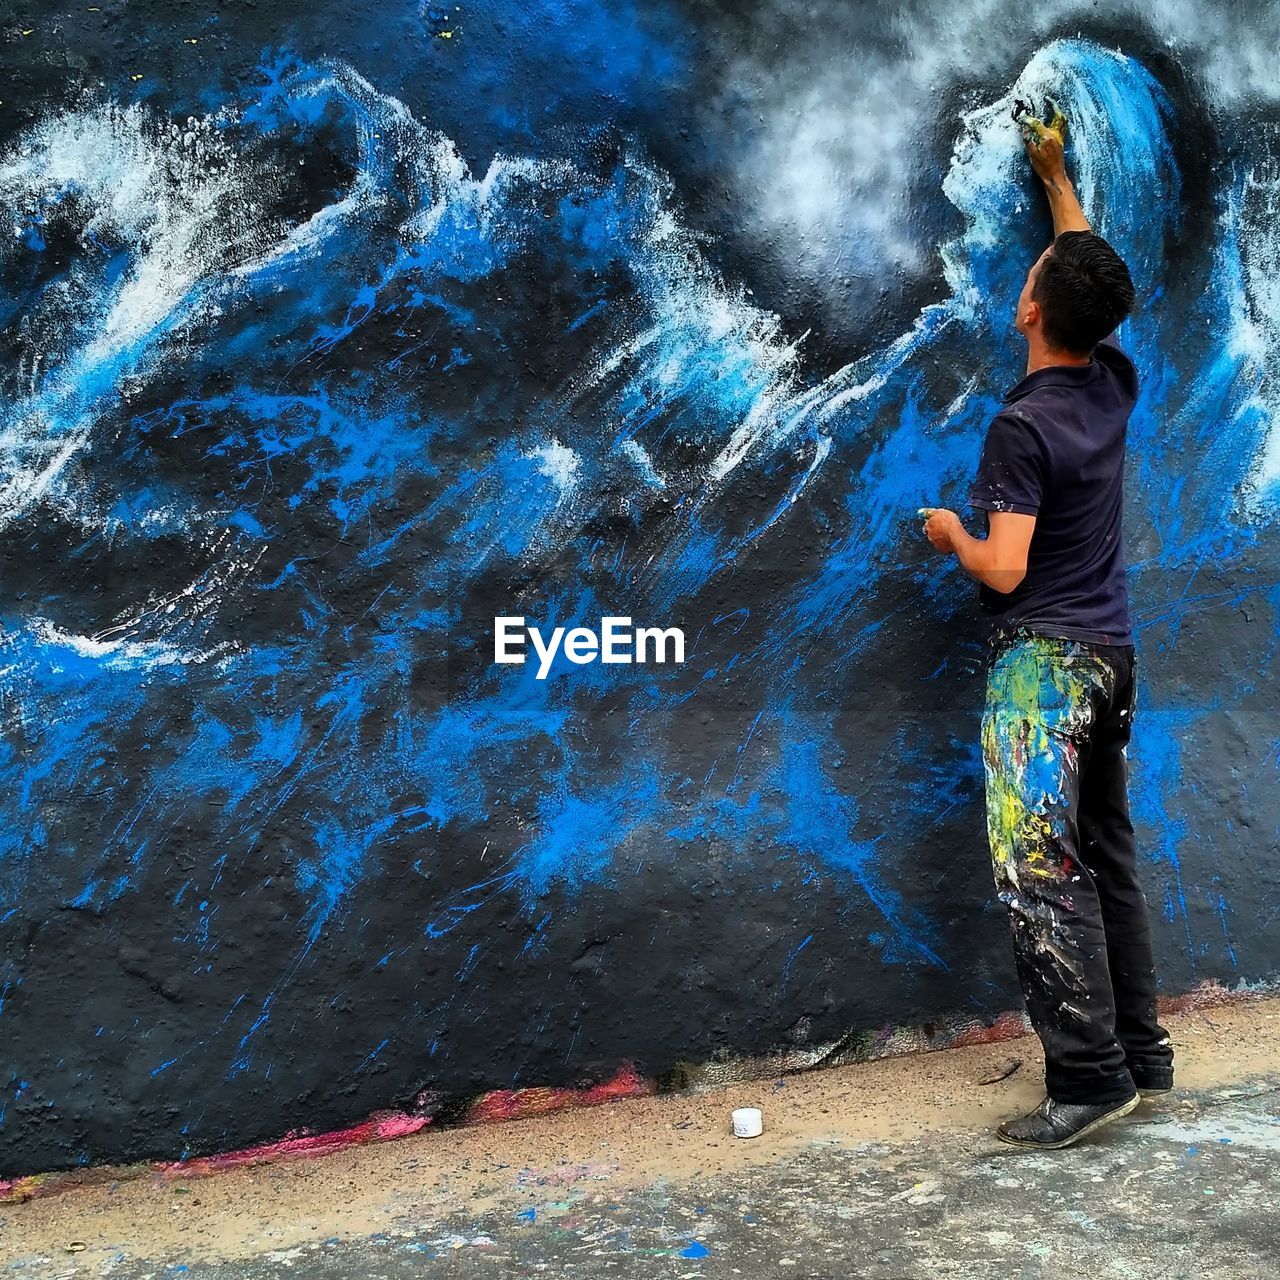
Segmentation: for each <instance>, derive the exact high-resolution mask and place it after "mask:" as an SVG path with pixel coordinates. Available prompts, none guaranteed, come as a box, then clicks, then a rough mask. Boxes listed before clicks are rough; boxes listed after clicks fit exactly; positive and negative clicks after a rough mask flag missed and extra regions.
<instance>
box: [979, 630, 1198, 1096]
mask: <svg viewBox="0 0 1280 1280" xmlns="http://www.w3.org/2000/svg"><path fill="white" fill-rule="evenodd" d="M1133 709H1134V654H1133V649H1132V648H1131V647H1128V646H1105V645H1091V644H1084V643H1082V642H1080V641H1075V640H1055V639H1049V638H1047V637H1043V636H1035V635H1027V634H1016V635H1014V636H1013V637H1011V638H1006V639H1004V640H1003V641H1001V642H1000V643H998V644H997V645H996V647H995V648H994V649H993V651H992V655H991V663H990V668H989V672H988V679H987V705H986V711H985V713H984V715H983V720H982V752H983V761H984V764H985V766H986V778H987V831H988V836H989V838H990V842H991V857H992V863H993V866H994V869H995V878H996V888H997V891H998V893H999V896H1000V899H1001V900H1002V901H1003V902H1004V903H1005V905H1006V906H1007V907H1008V908H1009V914H1010V921H1011V924H1012V927H1013V939H1014V952H1015V957H1016V960H1017V967H1018V979H1019V981H1020V983H1021V985H1022V992H1023V996H1024V998H1025V999H1026V1002H1027V1012H1028V1014H1029V1015H1030V1018H1031V1024H1032V1026H1033V1027H1034V1028H1035V1030H1036V1034H1037V1035H1039V1037H1040V1040H1041V1042H1042V1043H1043V1045H1044V1056H1045V1084H1046V1086H1047V1089H1048V1093H1049V1096H1050V1097H1052V1098H1054V1099H1056V1100H1057V1101H1059V1102H1107V1101H1112V1100H1115V1101H1119V1100H1121V1099H1124V1098H1128V1097H1131V1096H1132V1094H1133V1090H1134V1085H1135V1084H1137V1085H1138V1086H1139V1087H1142V1086H1146V1085H1150V1086H1159V1085H1161V1084H1168V1083H1169V1082H1170V1081H1171V1076H1172V1066H1173V1050H1172V1048H1171V1047H1170V1045H1169V1037H1168V1035H1167V1033H1166V1032H1165V1031H1164V1030H1163V1029H1162V1028H1161V1027H1160V1026H1159V1024H1158V1023H1157V1021H1156V974H1155V961H1154V958H1153V955H1152V950H1151V924H1150V920H1149V919H1148V915H1147V903H1146V899H1145V898H1144V897H1143V894H1142V887H1141V885H1140V884H1139V883H1138V872H1137V852H1136V848H1135V843H1134V836H1133V825H1132V823H1131V822H1130V820H1129V794H1128V774H1127V762H1126V759H1125V748H1126V746H1127V744H1128V742H1129V726H1130V721H1131V720H1132V718H1133Z"/></svg>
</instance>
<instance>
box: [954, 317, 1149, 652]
mask: <svg viewBox="0 0 1280 1280" xmlns="http://www.w3.org/2000/svg"><path fill="white" fill-rule="evenodd" d="M1137 398H1138V375H1137V371H1136V370H1135V369H1134V367H1133V362H1132V361H1131V360H1130V359H1129V357H1128V356H1127V355H1125V353H1124V352H1123V351H1122V350H1121V349H1120V348H1119V347H1118V346H1117V345H1116V344H1115V343H1113V342H1111V341H1110V340H1108V341H1106V342H1103V343H1101V344H1100V345H1099V346H1098V348H1097V350H1096V351H1095V353H1094V358H1093V359H1092V360H1091V361H1090V362H1089V363H1088V364H1087V365H1051V366H1049V367H1047V368H1044V369H1037V370H1036V371H1035V372H1034V373H1032V374H1029V375H1028V376H1027V377H1025V378H1023V380H1022V381H1021V382H1019V383H1018V384H1017V386H1015V387H1014V388H1013V389H1012V390H1011V391H1009V392H1008V394H1007V395H1006V396H1005V398H1004V404H1003V407H1002V408H1001V409H1000V411H999V413H997V414H996V416H995V418H994V419H992V422H991V426H990V427H989V428H988V431H987V439H986V443H985V445H984V446H983V450H982V461H981V463H980V464H979V466H978V475H977V478H976V480H975V481H974V484H973V489H972V490H971V492H970V495H969V505H970V506H972V507H976V508H978V509H980V510H985V511H988V512H991V511H1011V512H1014V513H1016V514H1019V515H1028V516H1035V517H1036V527H1035V532H1034V533H1033V534H1032V538H1031V547H1030V550H1029V552H1028V557H1027V573H1026V577H1025V578H1023V580H1022V582H1021V583H1020V584H1019V585H1018V586H1017V587H1016V588H1015V589H1014V590H1013V591H1011V592H1008V593H1007V594H1006V593H1003V592H999V591H995V590H993V589H992V588H990V587H987V586H983V587H981V588H980V590H979V601H980V603H981V606H982V609H983V611H984V612H985V613H986V614H987V615H988V616H989V617H990V619H991V621H992V624H993V628H994V630H995V632H996V633H997V634H1005V633H1008V632H1012V631H1015V630H1025V631H1030V632H1032V633H1034V634H1037V635H1046V636H1056V637H1060V638H1064V639H1069V640H1085V641H1088V642H1090V643H1094V644H1121V645H1128V644H1132V643H1133V629H1132V626H1131V623H1130V619H1129V593H1128V586H1127V583H1126V581H1125V550H1124V529H1123V514H1124V460H1125V437H1126V433H1127V429H1128V424H1129V415H1130V413H1131V412H1132V410H1133V406H1134V403H1135V402H1136V400H1137Z"/></svg>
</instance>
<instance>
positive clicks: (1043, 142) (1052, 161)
mask: <svg viewBox="0 0 1280 1280" xmlns="http://www.w3.org/2000/svg"><path fill="white" fill-rule="evenodd" d="M1049 105H1050V106H1051V107H1052V108H1053V117H1052V119H1051V120H1050V121H1049V123H1048V124H1045V123H1044V121H1043V120H1037V119H1036V118H1035V116H1027V117H1026V118H1025V119H1023V121H1022V130H1023V135H1024V136H1025V138H1026V140H1027V156H1028V157H1029V158H1030V160H1031V167H1032V168H1033V169H1034V170H1035V171H1036V177H1038V178H1039V179H1040V181H1041V182H1043V183H1044V193H1045V195H1046V196H1048V197H1049V211H1050V213H1052V214H1053V235H1054V239H1057V237H1058V236H1060V235H1061V234H1062V233H1063V232H1064V231H1092V230H1093V228H1092V227H1091V226H1090V225H1089V219H1088V218H1086V217H1085V216H1084V210H1083V209H1082V208H1081V207H1080V201H1079V200H1078V199H1077V198H1076V190H1075V188H1074V187H1073V186H1072V185H1071V179H1070V178H1069V177H1068V176H1067V162H1066V157H1065V156H1064V154H1063V150H1062V143H1063V139H1064V138H1065V137H1066V133H1067V117H1066V116H1064V115H1063V114H1062V111H1061V109H1060V108H1059V107H1058V104H1057V103H1056V102H1053V101H1052V100H1050V103H1049Z"/></svg>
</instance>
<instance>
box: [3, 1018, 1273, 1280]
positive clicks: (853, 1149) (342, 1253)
mask: <svg viewBox="0 0 1280 1280" xmlns="http://www.w3.org/2000/svg"><path fill="white" fill-rule="evenodd" d="M1168 1025H1169V1026H1170V1030H1171V1032H1172V1034H1173V1037H1174V1041H1175V1045H1176V1047H1177V1049H1178V1052H1179V1080H1180V1085H1182V1087H1180V1089H1179V1092H1178V1093H1177V1094H1176V1095H1174V1097H1172V1098H1171V1099H1167V1100H1162V1101H1161V1102H1160V1103H1158V1104H1157V1103H1153V1102H1148V1103H1146V1104H1144V1105H1143V1106H1142V1108H1140V1110H1139V1111H1137V1112H1135V1113H1134V1114H1133V1115H1132V1116H1131V1117H1129V1118H1128V1119H1127V1120H1125V1121H1122V1122H1121V1123H1120V1124H1119V1125H1117V1126H1115V1127H1114V1128H1112V1129H1110V1130H1108V1131H1106V1132H1105V1134H1103V1135H1100V1136H1099V1137H1098V1138H1097V1139H1096V1140H1094V1141H1093V1142H1090V1143H1088V1144H1087V1145H1081V1146H1079V1147H1076V1148H1072V1149H1070V1150H1068V1151H1064V1152H1057V1153H1043V1154H1035V1153H1025V1152H1021V1151H1018V1150H1016V1149H1014V1148H1010V1147H1006V1146H1003V1145H1002V1144H1000V1143H998V1142H997V1141H995V1140H994V1138H993V1137H992V1136H991V1132H990V1126H991V1125H992V1124H993V1123H994V1122H995V1121H996V1120H997V1119H998V1118H999V1117H1001V1116H1003V1115H1006V1114H1009V1113H1011V1112H1014V1111H1017V1110H1020V1109H1025V1108H1028V1107H1030V1106H1032V1105H1034V1104H1035V1103H1036V1102H1037V1101H1038V1100H1039V1096H1040V1094H1039V1089H1038V1078H1037V1075H1038V1071H1039V1063H1038V1060H1037V1054H1036V1045H1035V1042H1034V1040H1030V1039H1023V1040H1019V1041H1014V1042H1011V1043H1006V1044H1002V1045H990V1046H982V1047H979V1048H974V1049H958V1050H949V1051H946V1052H943V1053H936V1054H929V1055H923V1056H915V1057H909V1058H901V1059H897V1060H894V1061H889V1062H878V1063H870V1064H866V1065H863V1066H857V1067H848V1068H838V1069H833V1070H827V1071H819V1072H813V1073H810V1074H807V1075H803V1076H788V1077H786V1078H785V1079H782V1080H772V1081H764V1082H757V1083H755V1084H749V1085H735V1086H730V1087H727V1088H724V1089H717V1090H714V1091H706V1092H700V1093H697V1094H680V1095H669V1096H664V1097H660V1098H647V1099H635V1100H630V1101H626V1102H619V1103H613V1104H610V1105H608V1106H604V1107H598V1108H592V1109H589V1110H587V1109H579V1110H574V1111H568V1112H560V1113H557V1114H554V1115H548V1116H542V1117H537V1118H534V1119H530V1120H522V1121H512V1122H508V1123H505V1124H497V1125H486V1126H481V1127H477V1128H470V1129H462V1130H452V1131H440V1132H436V1133H432V1132H429V1131H428V1132H424V1133H422V1134H419V1135H417V1136H415V1137H413V1138H408V1139H404V1140H402V1141H400V1142H396V1143H388V1144H384V1145H382V1146H378V1147H367V1148H362V1149H359V1150H352V1151H346V1152H342V1153H340V1154H338V1155H334V1156H329V1157H325V1158H324V1159H320V1160H309V1161H298V1162H294V1163H289V1164H282V1165H276V1166H271V1167H261V1168H256V1169H240V1170H234V1171H231V1172H227V1173H221V1174H217V1175H213V1176H210V1177H205V1178H200V1179H184V1180H174V1179H172V1178H153V1177H151V1176H148V1177H145V1178H141V1179H136V1178H135V1179H132V1180H129V1181H121V1182H119V1183H116V1184H110V1183H107V1184H104V1185H97V1186H92V1187H84V1188H80V1189H77V1190H73V1191H70V1192H66V1193H64V1194H62V1195H59V1196H56V1197H52V1198H50V1199H47V1200H35V1201H32V1202H30V1203H28V1204H25V1205H15V1206H8V1207H6V1208H4V1209H3V1210H0V1215H2V1216H0V1278H7V1277H15V1278H17V1277H22V1278H24V1280H25V1278H27V1277H68V1278H70V1277H76V1278H77V1280H78V1278H79V1277H96V1276H111V1277H113V1280H143V1278H144V1277H156V1278H157V1280H159V1278H160V1277H170V1276H179V1275H180V1276H183V1277H186V1278H188V1280H241V1278H242V1277H243V1278H245V1280H249V1278H255V1280H256V1278H259V1277H260V1278H262V1280H268V1278H271V1280H274V1278H276V1277H283V1276H292V1277H307V1278H308V1280H311V1278H314V1280H357V1278H358V1280H383V1278H385V1280H392V1278H393V1277H394V1278H397V1280H398V1278H399V1277H409V1276H430V1277H442V1278H444V1277H450V1278H452V1277H457V1278H459V1280H464V1278H465V1280H481V1278H488V1277H523V1276H542V1275H548V1276H566V1277H583V1278H586V1277H620V1278H623V1277H625V1278H630V1277H637V1278H639V1277H645V1278H646V1280H647V1278H648V1277H671V1278H672V1280H694V1278H695V1277H696V1278H698V1280H702V1278H704V1277H705V1278H708V1280H713V1278H716V1277H722V1276H723V1277H728V1276H743V1277H747V1278H748V1280H772V1278H773V1277H787V1278H788V1280H792V1278H801V1277H803V1278H805V1280H849V1278H851V1277H858V1278H860V1280H917V1278H923V1277H932V1276H935V1275H940V1276H954V1277H981V1278H982V1280H1006V1278H1017V1280H1023V1278H1027V1280H1030V1278H1032V1277H1035V1278H1037V1280H1039V1278H1041V1277H1053V1278H1057V1277H1076V1276H1081V1275H1084V1276H1088V1277H1089V1278H1090V1280H1095V1278H1101V1277H1110V1276H1117V1277H1123V1278H1125V1280H1146V1277H1153V1278H1154V1277H1160V1278H1161V1280H1177V1278H1178V1277H1187V1278H1188V1280H1190V1278H1191V1277H1195V1280H1203V1278H1205V1277H1209V1278H1211V1280H1212V1278H1215V1277H1227V1276H1231V1277H1237V1278H1252V1277H1258V1278H1259V1280H1261V1278H1262V1277H1267V1278H1268V1280H1271V1278H1273V1277H1275V1276H1276V1275H1277V1274H1280V1047H1278V1037H1277V1032H1278V1031H1280V1002H1277V1001H1268V1002H1251V1003H1248V1004H1237V1005H1232V1006H1226V1007H1217V1008H1208V1009H1201V1010H1198V1011H1190V1012H1188V1013H1185V1014H1183V1015H1179V1016H1178V1017H1176V1018H1173V1019H1170V1020H1169V1024H1168ZM1015 1062H1019V1063H1020V1064H1021V1065H1019V1066H1018V1067H1017V1068H1016V1069H1014V1070H1013V1071H1012V1073H1011V1074H1009V1075H1008V1076H1007V1077H1006V1078H1005V1079H1003V1080H994V1077H997V1076H1000V1075H1002V1074H1003V1073H1004V1072H1005V1071H1007V1070H1009V1069H1010V1068H1011V1067H1012V1066H1013V1064H1014V1063H1015ZM993 1080H994V1082H993V1083H982V1082H984V1081H993ZM741 1105H759V1106H761V1107H762V1109H763V1110H764V1113H765V1125H766V1130H765V1134H764V1136H763V1137H761V1138H758V1139H754V1140H751V1141H743V1140H740V1139H734V1138H733V1137H731V1136H730V1135H729V1133H728V1116H729V1111H730V1109H731V1108H732V1107H734V1106H741Z"/></svg>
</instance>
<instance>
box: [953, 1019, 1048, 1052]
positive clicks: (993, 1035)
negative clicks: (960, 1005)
mask: <svg viewBox="0 0 1280 1280" xmlns="http://www.w3.org/2000/svg"><path fill="white" fill-rule="evenodd" d="M1029 1031H1030V1028H1029V1027H1028V1025H1027V1022H1026V1020H1025V1018H1024V1017H1023V1016H1022V1014H1021V1013H1015V1012H1013V1010H1007V1011H1006V1012H1004V1013H1002V1014H1001V1015H1000V1016H999V1017H998V1018H997V1019H996V1020H995V1021H994V1022H993V1023H992V1024H991V1025H990V1026H989V1027H987V1026H983V1025H982V1023H978V1025H977V1026H973V1027H965V1028H964V1029H963V1030H962V1031H958V1032H957V1033H956V1034H955V1036H954V1037H952V1038H951V1039H949V1040H948V1041H947V1043H946V1047H947V1048H948V1049H963V1048H966V1047H967V1046H969V1045H974V1044H1001V1043H1003V1042H1004V1041H1005V1040H1017V1039H1018V1038H1019V1037H1020V1036H1025V1035H1027V1034H1028V1032H1029Z"/></svg>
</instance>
